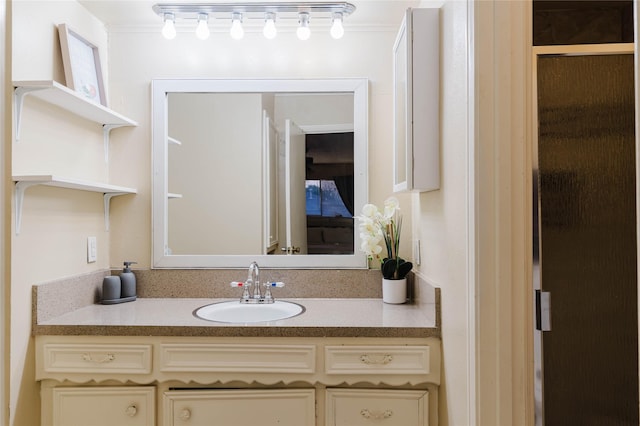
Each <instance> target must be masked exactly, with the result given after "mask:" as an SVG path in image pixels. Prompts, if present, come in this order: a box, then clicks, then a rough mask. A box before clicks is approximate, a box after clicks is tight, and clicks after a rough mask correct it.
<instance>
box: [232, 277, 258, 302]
mask: <svg viewBox="0 0 640 426" xmlns="http://www.w3.org/2000/svg"><path fill="white" fill-rule="evenodd" d="M230 284H231V287H242V288H243V289H244V290H243V291H242V298H243V299H248V298H249V289H250V288H251V286H252V285H253V281H252V280H251V279H248V280H247V281H246V282H242V281H231V283H230Z"/></svg>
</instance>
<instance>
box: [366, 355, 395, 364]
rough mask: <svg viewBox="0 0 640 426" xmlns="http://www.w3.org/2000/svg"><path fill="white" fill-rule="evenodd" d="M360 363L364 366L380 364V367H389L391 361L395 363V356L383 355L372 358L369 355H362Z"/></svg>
mask: <svg viewBox="0 0 640 426" xmlns="http://www.w3.org/2000/svg"><path fill="white" fill-rule="evenodd" d="M360 361H362V362H363V363H364V364H367V365H370V364H378V365H387V364H389V363H390V362H391V361H393V356H391V355H382V356H371V355H368V354H365V355H360Z"/></svg>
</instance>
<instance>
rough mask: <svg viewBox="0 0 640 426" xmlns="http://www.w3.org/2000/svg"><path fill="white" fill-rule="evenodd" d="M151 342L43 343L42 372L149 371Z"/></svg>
mask: <svg viewBox="0 0 640 426" xmlns="http://www.w3.org/2000/svg"><path fill="white" fill-rule="evenodd" d="M151 353H152V345H115V344H68V343H61V344H56V343H47V344H45V345H43V354H42V370H43V372H44V373H45V374H46V373H109V374H149V373H151Z"/></svg>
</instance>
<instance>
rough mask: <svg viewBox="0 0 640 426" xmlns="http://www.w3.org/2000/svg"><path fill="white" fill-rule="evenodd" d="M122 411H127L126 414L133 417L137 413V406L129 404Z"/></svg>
mask: <svg viewBox="0 0 640 426" xmlns="http://www.w3.org/2000/svg"><path fill="white" fill-rule="evenodd" d="M124 412H125V413H127V416H129V417H135V415H136V414H138V407H136V405H135V404H131V405H129V406H128V407H127V409H126V410H124Z"/></svg>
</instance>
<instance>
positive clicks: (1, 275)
mask: <svg viewBox="0 0 640 426" xmlns="http://www.w3.org/2000/svg"><path fill="white" fill-rule="evenodd" d="M10 28H11V23H10V21H9V20H7V2H4V1H0V46H2V52H3V53H1V54H0V122H2V123H3V125H2V126H1V127H2V129H3V130H2V131H0V179H1V180H2V183H0V298H1V299H2V302H0V333H1V334H0V365H1V366H2V367H0V368H1V369H0V423H2V424H8V423H9V412H8V411H7V407H8V404H9V401H8V395H9V393H8V388H7V385H8V380H7V377H8V371H9V369H8V367H9V365H8V363H7V358H6V354H7V352H6V349H7V348H8V345H7V343H8V338H9V322H8V321H7V320H8V314H9V313H8V308H9V307H8V306H7V304H6V303H4V301H5V300H8V296H9V289H8V287H9V286H8V283H9V282H10V281H9V274H10V272H11V269H10V268H9V261H10V257H9V247H10V244H9V242H10V237H9V232H10V231H9V226H10V224H11V213H10V211H9V207H10V205H11V203H10V202H9V201H8V200H9V198H8V197H9V193H10V191H9V188H10V181H9V179H8V178H7V177H6V176H7V175H8V173H9V170H10V167H9V162H10V158H11V155H10V154H11V151H10V145H9V144H8V143H7V141H9V140H11V139H10V137H11V132H10V129H11V126H10V125H9V126H8V125H7V123H10V120H9V115H8V114H7V109H8V106H10V105H11V103H10V102H9V99H11V98H10V97H9V96H10V91H9V90H7V87H8V78H9V75H8V74H9V73H7V72H6V66H7V64H10V63H11V58H9V57H8V56H9V54H10V52H11V49H7V46H8V43H9V42H10V38H9V37H7V32H8V31H9V29H10Z"/></svg>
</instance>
